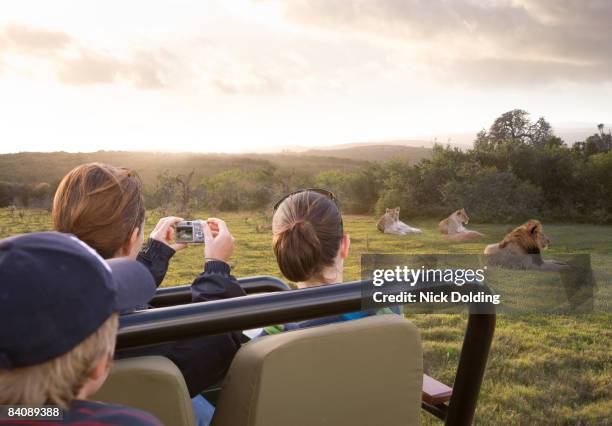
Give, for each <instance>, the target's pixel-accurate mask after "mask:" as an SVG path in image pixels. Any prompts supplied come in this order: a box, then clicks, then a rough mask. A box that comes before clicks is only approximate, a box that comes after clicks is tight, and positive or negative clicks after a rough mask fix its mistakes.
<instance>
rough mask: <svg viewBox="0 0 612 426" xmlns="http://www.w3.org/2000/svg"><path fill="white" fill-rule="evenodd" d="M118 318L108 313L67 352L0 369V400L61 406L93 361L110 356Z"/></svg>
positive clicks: (70, 397)
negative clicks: (19, 365)
mask: <svg viewBox="0 0 612 426" xmlns="http://www.w3.org/2000/svg"><path fill="white" fill-rule="evenodd" d="M118 323H119V320H118V315H117V314H112V315H111V316H110V317H109V318H108V319H107V320H106V321H105V322H104V323H103V324H102V325H101V326H100V328H98V330H96V331H95V332H94V333H93V334H91V335H90V336H89V337H87V338H86V339H85V340H83V341H82V342H81V343H80V344H78V345H77V346H75V347H74V348H73V349H72V350H70V352H67V353H65V354H63V355H61V356H58V357H56V358H54V359H52V360H50V361H47V362H44V363H42V364H37V365H33V366H30V367H22V368H15V369H12V370H3V369H0V404H5V405H14V404H34V405H41V404H57V405H59V406H61V407H63V408H65V409H68V408H69V405H70V403H71V402H72V400H73V399H75V398H76V396H77V395H78V393H79V391H80V390H81V388H82V387H83V385H84V384H85V383H86V381H87V378H88V377H89V375H90V374H91V372H92V370H93V368H94V367H95V365H96V363H97V361H99V360H100V359H101V358H102V357H109V358H112V356H113V353H114V352H115V338H116V336H117V326H118Z"/></svg>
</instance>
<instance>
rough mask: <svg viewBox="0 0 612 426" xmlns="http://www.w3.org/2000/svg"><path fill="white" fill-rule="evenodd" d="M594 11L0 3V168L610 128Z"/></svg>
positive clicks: (335, 1)
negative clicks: (509, 130)
mask: <svg viewBox="0 0 612 426" xmlns="http://www.w3.org/2000/svg"><path fill="white" fill-rule="evenodd" d="M611 21H612V1H608V0H590V1H589V0H585V1H572V0H512V1H510V0H480V1H477V0H454V1H450V0H310V1H303V0H198V1H195V0H194V1H187V0H173V1H151V0H148V1H141V0H130V1H115V0H106V1H103V2H102V1H89V0H74V1H68V0H54V1H52V2H51V1H46V2H41V1H30V0H20V1H11V2H9V1H5V0H0V153H2V152H4V153H6V152H19V151H61V150H63V151H71V152H75V151H97V150H146V151H150V150H152V151H194V152H253V151H269V150H271V149H275V148H278V147H286V146H326V145H335V144H342V143H353V142H366V141H385V140H400V139H427V138H433V137H434V136H441V135H444V134H450V133H475V132H477V131H478V130H480V129H482V128H488V126H489V125H490V124H491V123H492V121H493V120H494V119H495V118H496V117H497V116H499V115H500V114H501V113H503V112H505V111H508V110H511V109H514V108H521V109H525V110H527V111H528V112H530V113H531V114H532V116H533V118H534V119H536V118H537V117H539V116H544V117H545V118H546V119H547V120H548V121H550V122H551V123H553V126H560V127H563V126H568V127H572V126H577V125H579V124H580V125H582V124H581V123H599V122H610V121H612V31H610V30H609V25H610V22H611Z"/></svg>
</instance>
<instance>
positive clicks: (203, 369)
mask: <svg viewBox="0 0 612 426" xmlns="http://www.w3.org/2000/svg"><path fill="white" fill-rule="evenodd" d="M174 253H175V251H174V249H172V248H171V247H169V246H167V245H166V244H164V243H161V242H159V241H156V240H152V239H149V241H148V242H147V244H146V246H145V247H144V248H143V249H142V251H141V252H140V254H139V255H138V261H139V262H141V263H142V264H143V265H145V266H146V267H147V268H148V269H149V270H150V271H151V274H152V275H153V277H154V279H155V282H156V284H157V285H158V286H159V285H160V284H161V282H162V281H163V279H164V277H165V275H166V271H167V270H168V265H169V263H170V258H171V257H172V256H173V255H174ZM245 295H246V293H245V292H244V290H242V287H240V285H239V284H238V281H237V280H236V278H235V277H233V276H232V275H231V274H230V267H229V265H228V264H227V263H225V262H221V261H209V262H206V264H205V265H204V272H202V273H201V274H200V275H198V276H197V277H196V279H195V280H194V281H193V283H192V284H191V300H192V302H207V301H212V300H219V299H228V298H230V297H239V296H245ZM241 341H242V337H241V333H240V332H234V333H225V334H218V335H215V336H205V337H199V338H195V339H189V340H184V341H178V342H175V343H164V344H161V345H155V346H152V347H147V348H143V349H128V350H123V351H120V352H118V353H117V354H116V358H127V357H134V356H143V355H162V356H165V357H167V358H169V359H170V360H171V361H172V362H174V363H175V364H176V365H177V366H178V368H179V369H180V370H181V373H183V377H184V378H185V382H186V383H187V388H188V389H189V394H190V395H191V396H192V397H193V396H195V395H197V394H199V393H201V392H202V391H203V390H205V389H207V388H209V387H210V386H212V385H214V384H216V383H218V382H219V381H221V380H222V379H223V377H225V374H226V373H227V370H228V369H229V366H230V364H231V362H232V359H233V358H234V355H235V354H236V352H237V351H238V349H240V344H241Z"/></svg>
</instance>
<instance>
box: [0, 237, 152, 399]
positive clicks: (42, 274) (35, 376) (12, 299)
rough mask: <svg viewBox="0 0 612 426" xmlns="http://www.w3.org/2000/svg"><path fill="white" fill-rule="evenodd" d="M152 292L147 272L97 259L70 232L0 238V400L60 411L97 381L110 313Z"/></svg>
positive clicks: (104, 363) (105, 356)
mask: <svg viewBox="0 0 612 426" xmlns="http://www.w3.org/2000/svg"><path fill="white" fill-rule="evenodd" d="M154 293H155V283H154V282H153V278H152V277H151V274H150V273H149V271H148V270H147V269H146V268H145V267H144V266H142V265H140V264H139V263H138V262H135V261H132V260H128V259H115V260H111V261H108V262H107V261H105V260H104V259H102V258H101V257H100V256H99V255H98V254H97V253H96V252H95V251H94V250H93V249H92V248H90V247H89V246H87V245H86V244H85V243H83V242H82V241H80V240H78V239H77V238H76V237H74V236H71V235H66V234H60V233H56V232H41V233H33V234H26V235H21V236H17V237H13V238H7V239H5V240H1V241H0V312H2V320H3V322H4V325H3V326H2V327H1V328H0V404H36V405H39V404H46V403H47V404H57V405H60V406H62V407H64V408H67V407H68V406H69V404H70V402H71V401H72V400H74V399H86V398H87V397H88V396H90V395H91V394H93V393H94V392H96V391H97V390H98V388H99V387H100V386H101V385H102V383H104V380H105V379H106V376H107V374H108V368H109V365H110V362H111V360H112V357H113V352H114V349H115V338H116V334H117V324H118V319H117V318H118V315H117V312H120V311H124V310H129V309H135V308H137V307H139V306H142V305H144V304H146V303H147V302H148V301H149V300H150V299H151V297H152V296H153V294H154Z"/></svg>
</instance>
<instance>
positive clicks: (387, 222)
mask: <svg viewBox="0 0 612 426" xmlns="http://www.w3.org/2000/svg"><path fill="white" fill-rule="evenodd" d="M399 212H400V208H399V207H396V208H394V209H387V210H386V211H385V214H384V215H382V216H381V217H380V219H378V222H377V223H376V228H377V229H378V230H379V231H380V232H382V233H383V234H394V235H406V234H422V233H423V231H421V230H420V229H419V228H413V227H412V226H408V225H406V224H405V223H404V222H402V221H401V220H399Z"/></svg>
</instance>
